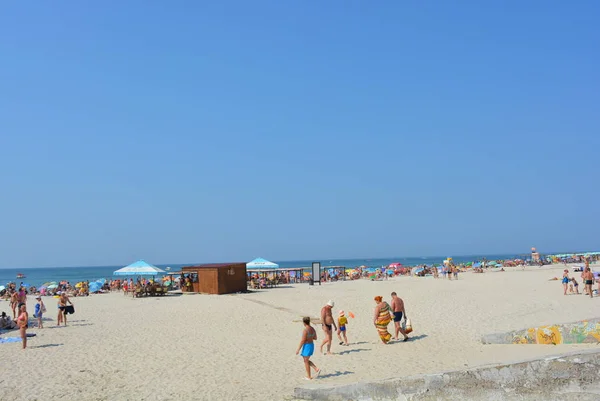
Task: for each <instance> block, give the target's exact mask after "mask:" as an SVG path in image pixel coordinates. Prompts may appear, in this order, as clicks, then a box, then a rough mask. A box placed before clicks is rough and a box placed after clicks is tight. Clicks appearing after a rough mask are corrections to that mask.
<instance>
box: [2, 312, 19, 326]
mask: <svg viewBox="0 0 600 401" xmlns="http://www.w3.org/2000/svg"><path fill="white" fill-rule="evenodd" d="M18 328H19V325H18V324H17V323H16V322H15V321H14V320H10V316H7V315H6V312H2V314H1V315H0V329H3V330H14V329H18Z"/></svg>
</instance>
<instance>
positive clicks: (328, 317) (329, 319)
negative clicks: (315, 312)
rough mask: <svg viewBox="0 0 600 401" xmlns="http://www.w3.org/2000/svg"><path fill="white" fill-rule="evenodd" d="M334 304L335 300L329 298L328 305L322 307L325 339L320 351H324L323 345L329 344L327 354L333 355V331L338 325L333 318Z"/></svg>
mask: <svg viewBox="0 0 600 401" xmlns="http://www.w3.org/2000/svg"><path fill="white" fill-rule="evenodd" d="M334 306H335V302H333V301H332V300H329V301H327V305H325V306H324V307H323V308H321V324H322V327H323V332H324V333H325V338H324V339H323V343H321V348H320V351H321V353H323V346H325V345H326V344H327V355H331V343H332V342H333V331H334V330H336V331H337V327H335V321H334V320H333V315H332V313H331V309H333V307H334Z"/></svg>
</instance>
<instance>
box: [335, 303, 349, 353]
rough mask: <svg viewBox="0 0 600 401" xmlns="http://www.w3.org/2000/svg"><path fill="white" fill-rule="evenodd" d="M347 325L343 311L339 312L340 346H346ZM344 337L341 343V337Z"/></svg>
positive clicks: (338, 333) (338, 332)
mask: <svg viewBox="0 0 600 401" xmlns="http://www.w3.org/2000/svg"><path fill="white" fill-rule="evenodd" d="M347 324H348V318H347V317H346V316H345V315H344V311H343V310H341V311H340V317H339V318H338V331H337V335H338V339H339V340H340V345H348V337H347V336H346V325H347ZM342 334H343V335H344V340H343V341H342V336H341V335H342Z"/></svg>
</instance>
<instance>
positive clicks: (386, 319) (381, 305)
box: [373, 295, 392, 344]
mask: <svg viewBox="0 0 600 401" xmlns="http://www.w3.org/2000/svg"><path fill="white" fill-rule="evenodd" d="M374 299H375V302H376V303H377V307H376V308H375V316H374V318H373V323H374V324H375V327H376V328H377V332H378V333H379V338H381V341H382V342H383V343H384V344H387V343H388V342H389V341H390V339H391V338H392V335H391V334H390V332H389V331H388V329H387V326H388V324H390V322H391V321H392V319H391V317H390V306H389V305H388V303H387V302H385V301H383V297H381V296H379V295H378V296H376V297H375V298H374Z"/></svg>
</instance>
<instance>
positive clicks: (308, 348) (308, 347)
mask: <svg viewBox="0 0 600 401" xmlns="http://www.w3.org/2000/svg"><path fill="white" fill-rule="evenodd" d="M314 352H315V344H313V343H310V344H308V343H307V344H304V345H303V346H302V351H301V352H300V355H302V356H312V354H313V353H314Z"/></svg>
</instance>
